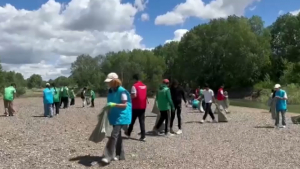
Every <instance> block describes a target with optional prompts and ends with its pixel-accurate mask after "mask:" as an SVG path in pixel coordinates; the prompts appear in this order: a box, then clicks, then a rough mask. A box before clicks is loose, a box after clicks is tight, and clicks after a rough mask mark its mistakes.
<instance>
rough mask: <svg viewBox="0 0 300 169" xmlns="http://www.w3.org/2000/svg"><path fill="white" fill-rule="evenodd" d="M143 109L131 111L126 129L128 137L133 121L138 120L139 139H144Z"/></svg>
mask: <svg viewBox="0 0 300 169" xmlns="http://www.w3.org/2000/svg"><path fill="white" fill-rule="evenodd" d="M145 111H146V110H145V109H132V120H131V124H130V125H129V128H128V133H127V134H128V135H130V134H131V132H132V129H133V126H134V123H135V120H136V119H137V118H139V123H140V129H141V138H142V139H143V138H145V137H146V131H145Z"/></svg>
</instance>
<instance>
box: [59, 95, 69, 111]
mask: <svg viewBox="0 0 300 169" xmlns="http://www.w3.org/2000/svg"><path fill="white" fill-rule="evenodd" d="M61 101H62V103H63V104H64V108H68V104H69V98H68V97H62V98H61Z"/></svg>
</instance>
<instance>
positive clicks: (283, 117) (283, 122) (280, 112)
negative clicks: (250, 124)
mask: <svg viewBox="0 0 300 169" xmlns="http://www.w3.org/2000/svg"><path fill="white" fill-rule="evenodd" d="M285 112H286V110H280V111H276V118H275V126H277V125H279V119H280V117H279V116H280V114H281V120H282V125H283V126H285V125H286V122H285Z"/></svg>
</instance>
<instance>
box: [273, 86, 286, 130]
mask: <svg viewBox="0 0 300 169" xmlns="http://www.w3.org/2000/svg"><path fill="white" fill-rule="evenodd" d="M274 89H275V91H276V93H275V98H276V99H277V102H276V118H275V127H276V128H278V127H279V119H280V117H279V114H280V113H281V118H282V128H285V127H286V121H285V113H286V110H287V104H286V101H287V99H288V97H287V94H286V92H285V91H284V90H282V89H281V86H280V84H276V85H275V86H274Z"/></svg>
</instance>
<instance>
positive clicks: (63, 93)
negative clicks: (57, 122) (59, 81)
mask: <svg viewBox="0 0 300 169" xmlns="http://www.w3.org/2000/svg"><path fill="white" fill-rule="evenodd" d="M61 100H62V103H63V104H64V107H63V108H64V109H65V108H68V106H69V89H68V86H64V87H62V88H61Z"/></svg>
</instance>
